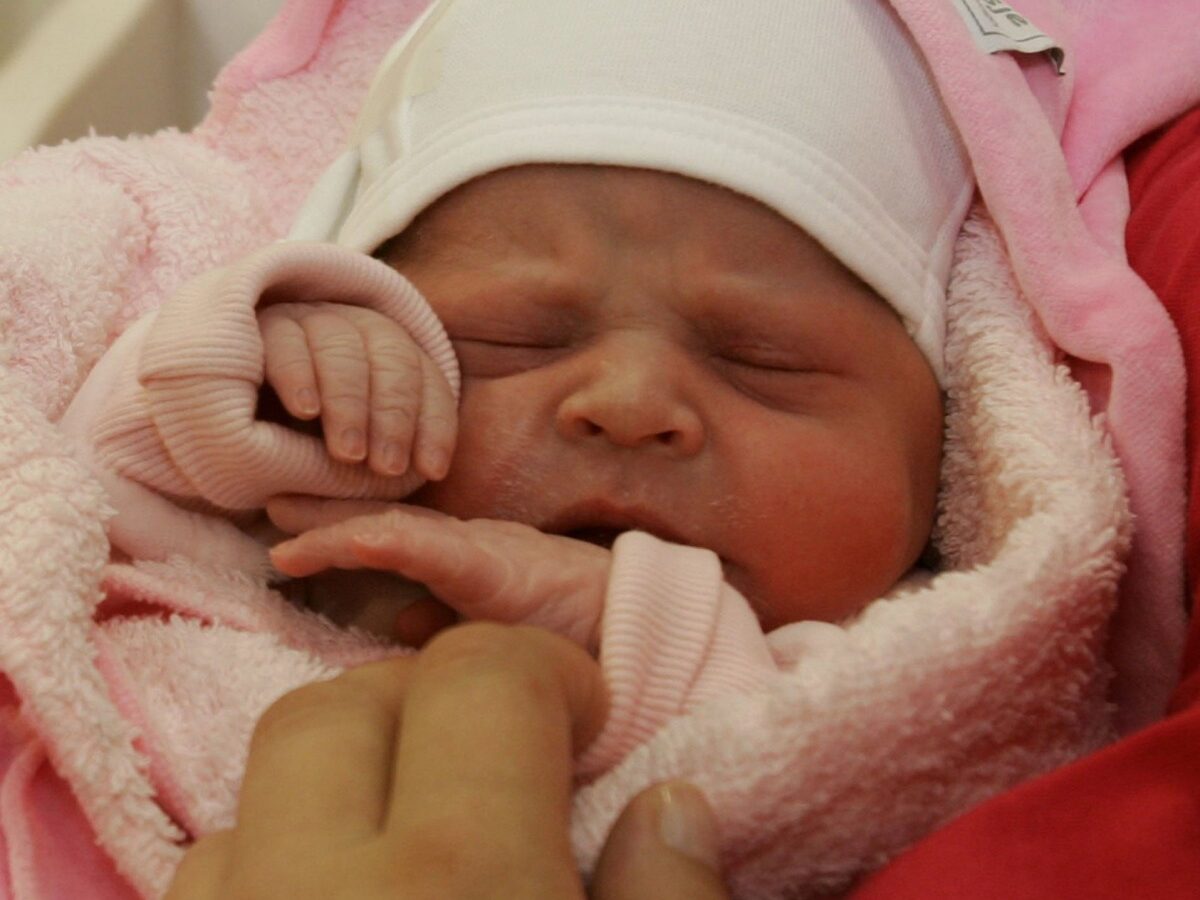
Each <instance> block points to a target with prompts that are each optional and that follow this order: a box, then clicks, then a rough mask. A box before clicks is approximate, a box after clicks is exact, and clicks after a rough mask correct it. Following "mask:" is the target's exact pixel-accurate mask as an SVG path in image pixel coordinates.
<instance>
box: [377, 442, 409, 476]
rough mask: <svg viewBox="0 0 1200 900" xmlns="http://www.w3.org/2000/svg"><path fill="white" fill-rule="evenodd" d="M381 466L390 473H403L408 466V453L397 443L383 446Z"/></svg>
mask: <svg viewBox="0 0 1200 900" xmlns="http://www.w3.org/2000/svg"><path fill="white" fill-rule="evenodd" d="M383 468H384V469H385V470H386V471H387V472H388V473H389V474H391V475H403V474H404V471H405V470H406V469H407V468H408V453H407V452H406V450H405V448H404V447H402V446H400V445H399V444H388V445H387V446H386V447H384V448H383Z"/></svg>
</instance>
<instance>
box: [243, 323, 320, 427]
mask: <svg viewBox="0 0 1200 900" xmlns="http://www.w3.org/2000/svg"><path fill="white" fill-rule="evenodd" d="M258 327H259V331H260V332H261V333H262V341H263V364H264V366H265V370H266V371H265V376H266V379H267V384H269V385H270V386H271V388H272V389H273V390H274V391H275V393H276V394H277V395H278V396H279V399H280V401H281V402H282V403H283V406H284V408H285V409H286V410H287V411H288V412H289V413H290V414H291V415H293V416H295V417H296V418H297V419H304V420H309V419H315V418H316V417H317V416H318V415H319V414H320V412H321V401H320V395H319V394H318V393H317V376H316V372H315V371H314V369H313V360H312V354H311V353H310V352H309V349H308V338H307V336H306V335H305V333H304V329H303V328H302V327H301V326H300V323H299V322H297V321H296V320H295V319H294V318H293V316H292V312H291V309H290V308H289V306H286V305H285V306H268V307H267V308H266V309H264V310H263V311H262V312H261V313H259V316H258Z"/></svg>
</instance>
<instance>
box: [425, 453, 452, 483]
mask: <svg viewBox="0 0 1200 900" xmlns="http://www.w3.org/2000/svg"><path fill="white" fill-rule="evenodd" d="M423 457H424V459H425V474H426V475H428V476H429V477H430V478H432V479H433V480H434V481H440V480H441V479H443V478H445V477H446V473H447V472H448V471H449V470H450V454H449V453H447V452H446V451H445V450H440V449H438V448H436V447H435V448H433V449H426V450H425V452H424V454H423Z"/></svg>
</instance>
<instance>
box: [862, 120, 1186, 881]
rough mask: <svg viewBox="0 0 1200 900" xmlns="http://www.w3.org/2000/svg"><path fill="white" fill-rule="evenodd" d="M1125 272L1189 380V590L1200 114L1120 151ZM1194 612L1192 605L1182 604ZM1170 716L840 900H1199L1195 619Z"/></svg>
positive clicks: (975, 816) (983, 809)
mask: <svg viewBox="0 0 1200 900" xmlns="http://www.w3.org/2000/svg"><path fill="white" fill-rule="evenodd" d="M1129 175H1130V190H1131V199H1132V203H1133V212H1132V216H1131V218H1130V222H1129V228H1128V233H1127V243H1128V249H1129V256H1130V262H1131V263H1132V265H1133V267H1134V268H1135V269H1136V270H1137V271H1138V272H1139V273H1140V274H1141V275H1142V277H1143V278H1145V279H1146V281H1147V282H1148V283H1149V284H1150V286H1151V287H1152V288H1154V289H1155V291H1156V292H1157V293H1158V295H1159V296H1160V297H1161V298H1162V301H1163V303H1164V305H1165V306H1166V307H1167V310H1168V311H1169V312H1170V313H1171V316H1172V317H1173V318H1174V320H1175V322H1176V325H1177V327H1178V328H1179V331H1180V336H1181V338H1182V340H1183V345H1184V352H1185V356H1186V360H1187V367H1188V373H1189V388H1188V423H1189V430H1188V459H1189V465H1190V472H1189V475H1190V481H1191V494H1190V498H1189V505H1188V561H1189V578H1190V584H1191V586H1192V587H1191V589H1192V590H1193V591H1196V588H1197V586H1198V585H1200V471H1198V467H1200V419H1198V418H1197V416H1198V415H1200V109H1197V110H1194V111H1193V112H1191V113H1189V114H1188V115H1186V116H1184V117H1182V118H1181V119H1179V120H1178V121H1177V122H1175V123H1174V124H1173V125H1172V126H1171V127H1170V128H1168V129H1166V130H1164V131H1163V132H1162V133H1160V134H1156V135H1153V136H1152V137H1151V138H1149V139H1147V140H1144V141H1143V142H1142V143H1141V144H1139V145H1138V146H1137V147H1136V148H1134V150H1133V152H1131V153H1130V154H1129ZM1193 608H1197V607H1196V605H1195V596H1194V599H1193ZM1172 710H1173V713H1174V714H1173V715H1172V716H1171V717H1169V718H1168V719H1166V720H1164V721H1162V722H1159V723H1158V724H1156V725H1154V726H1153V727H1151V728H1147V729H1146V730H1144V731H1142V732H1140V733H1138V734H1135V735H1133V736H1132V737H1129V738H1127V739H1125V740H1123V741H1121V742H1119V743H1117V744H1115V745H1113V746H1112V747H1109V748H1107V749H1106V750H1104V751H1103V752H1101V753H1097V754H1095V755H1094V756H1091V757H1088V758H1087V759H1084V760H1081V761H1079V762H1078V763H1075V764H1074V765H1071V766H1068V767H1066V768H1064V769H1061V770H1059V771H1057V772H1054V773H1051V774H1050V775H1048V776H1046V777H1043V778H1041V779H1038V780H1036V781H1033V782H1031V783H1029V784H1027V785H1024V786H1023V787H1021V788H1019V789H1017V790H1015V791H1012V792H1010V793H1008V794H1005V795H1004V796H1001V797H997V798H996V799H994V800H992V801H990V802H988V803H985V804H983V805H982V806H980V807H978V808H977V809H975V810H972V811H971V812H970V813H968V814H967V815H965V816H963V817H961V818H959V819H958V820H956V821H955V822H953V823H951V824H950V825H948V826H947V827H945V828H943V829H942V830H941V831H939V832H937V833H935V834H933V835H931V836H930V837H929V838H927V839H926V840H924V841H922V842H921V843H920V844H918V845H917V846H916V847H914V848H913V849H912V850H910V851H909V852H908V853H906V854H904V855H903V856H901V857H900V858H898V859H897V860H895V861H894V862H893V863H892V864H891V865H890V866H888V867H887V868H886V869H884V870H882V871H881V872H879V873H877V874H876V875H875V876H874V877H872V878H870V879H868V880H867V881H866V882H865V883H864V884H863V885H861V886H860V887H859V889H858V890H856V891H853V892H852V893H851V894H850V896H851V897H852V898H853V900H885V898H886V900H905V898H914V900H915V898H922V900H929V898H938V897H954V898H959V897H969V898H971V900H988V898H993V897H994V898H1005V900H1014V898H1017V900H1019V898H1034V897H1039V898H1040V897H1045V898H1055V900H1110V898H1111V900H1128V898H1130V897H1154V898H1156V900H1176V898H1178V900H1184V898H1188V900H1191V898H1195V897H1197V896H1200V617H1194V618H1193V624H1192V632H1191V640H1190V643H1189V648H1188V654H1187V658H1186V661H1185V666H1184V678H1183V681H1182V683H1181V685H1180V688H1179V690H1178V691H1177V693H1176V696H1175V699H1174V703H1173V705H1172Z"/></svg>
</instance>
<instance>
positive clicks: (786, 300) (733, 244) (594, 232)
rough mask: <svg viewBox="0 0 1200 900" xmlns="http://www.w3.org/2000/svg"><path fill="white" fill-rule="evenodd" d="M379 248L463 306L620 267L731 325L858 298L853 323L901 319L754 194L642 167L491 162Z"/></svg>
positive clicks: (559, 304) (568, 299) (798, 318)
mask: <svg viewBox="0 0 1200 900" xmlns="http://www.w3.org/2000/svg"><path fill="white" fill-rule="evenodd" d="M378 255H379V256H380V257H381V258H382V259H384V260H385V261H386V262H388V263H389V264H391V265H392V266H394V267H395V268H397V269H399V270H400V271H402V272H404V273H405V274H406V275H409V276H410V277H412V278H413V279H414V280H415V281H416V282H417V284H418V286H420V287H421V288H422V289H423V290H425V291H426V293H429V294H431V296H430V301H431V302H432V303H433V304H434V306H435V308H438V307H442V310H439V311H443V310H444V308H445V304H446V302H447V295H450V297H451V298H452V300H453V303H454V304H455V308H456V309H457V310H458V311H459V312H462V311H464V309H465V308H468V307H471V306H476V305H479V306H483V307H485V308H486V309H485V310H483V311H484V312H487V313H488V314H495V313H496V312H498V311H499V309H504V310H506V311H509V312H513V313H517V312H520V313H521V314H524V315H531V314H533V313H535V312H537V311H543V312H546V313H547V314H549V315H555V314H557V313H558V312H561V311H562V310H563V309H564V308H570V307H573V306H586V305H587V304H588V303H595V302H599V300H600V299H601V298H602V297H603V295H604V293H605V291H606V290H607V289H608V286H610V285H611V283H612V282H614V281H615V280H617V278H616V276H615V275H614V274H613V270H614V269H616V268H620V269H622V270H627V273H628V272H632V273H633V274H632V276H628V274H627V277H626V281H625V282H624V283H623V284H622V285H621V287H620V289H621V290H629V289H631V287H632V289H634V290H639V289H642V288H644V289H645V292H646V293H648V294H651V295H657V296H659V297H660V299H662V300H663V302H665V303H668V304H673V303H681V305H682V306H683V307H685V308H686V309H687V312H688V315H689V316H693V317H697V316H698V317H699V318H702V319H708V320H712V321H719V322H722V323H725V325H726V326H728V327H734V326H741V325H749V324H761V325H762V326H763V329H762V330H766V329H769V328H780V329H784V330H786V331H787V332H788V333H791V332H792V331H793V328H792V326H793V325H799V326H802V327H810V326H811V324H812V323H811V319H812V317H814V316H823V317H826V318H829V317H833V318H841V317H843V316H846V315H847V314H849V313H851V312H854V311H853V310H847V309H846V307H847V306H848V305H849V306H853V305H856V304H859V305H861V304H863V303H864V301H865V302H866V303H868V304H869V305H870V307H871V309H869V310H866V311H865V313H864V311H862V310H858V311H857V315H859V316H860V318H859V319H857V320H854V321H857V322H858V324H859V326H860V327H871V325H872V322H873V321H876V320H878V319H879V317H880V314H882V316H883V318H884V319H886V320H888V321H890V322H891V323H892V324H893V325H894V324H895V323H896V322H897V321H898V316H897V314H896V313H895V311H894V310H893V309H892V308H891V307H890V306H889V305H888V304H887V303H886V302H885V301H883V300H882V299H881V298H879V297H878V295H876V294H875V293H874V292H873V291H872V290H871V289H870V288H869V287H868V286H867V285H866V284H865V283H864V282H862V281H861V279H859V278H858V277H857V276H856V275H854V274H853V273H852V272H851V271H850V270H849V269H847V268H846V267H845V266H844V265H842V264H841V262H840V261H839V260H837V259H836V258H835V257H834V256H833V255H832V254H830V253H829V252H828V251H827V250H826V249H825V248H824V247H822V246H821V244H820V243H819V242H817V241H816V240H814V239H813V238H812V237H810V236H809V235H807V234H805V233H804V232H803V231H802V230H801V229H800V228H798V227H797V226H795V225H794V224H793V223H791V222H789V221H788V220H786V219H784V218H783V217H781V216H779V215H778V214H777V213H775V212H774V211H773V210H771V209H769V208H767V207H765V206H764V205H763V204H760V203H758V202H757V201H754V200H753V199H751V198H747V197H744V196H741V195H738V194H736V193H734V192H732V191H729V190H726V189H724V188H721V187H718V186H715V185H710V184H706V183H704V182H701V181H698V180H694V179H689V178H685V177H682V176H678V175H674V174H670V173H662V172H654V171H650V170H644V169H631V168H621V167H604V166H525V167H519V168H513V169H506V170H502V171H499V172H494V173H490V174H488V175H486V176H483V177H481V178H479V179H476V180H474V181H472V182H471V183H469V184H467V185H464V186H462V187H460V188H459V189H457V190H456V191H453V192H451V193H450V194H448V195H447V196H446V197H444V198H442V199H441V200H439V201H438V202H437V203H435V204H433V205H432V206H431V207H430V208H429V209H427V210H426V211H425V212H424V213H423V214H422V215H421V216H419V217H418V219H417V220H416V221H415V222H414V223H413V224H412V225H411V226H410V227H409V228H407V229H405V231H404V232H402V233H401V234H400V235H398V236H397V237H396V238H394V239H393V240H391V241H389V242H387V243H386V244H385V245H384V246H383V247H382V248H380V251H379V253H378ZM639 280H640V282H641V283H639ZM630 282H632V284H631V283H630ZM656 292H657V294H656ZM847 321H850V320H849V319H848V320H847ZM806 323H807V326H806Z"/></svg>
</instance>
